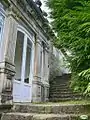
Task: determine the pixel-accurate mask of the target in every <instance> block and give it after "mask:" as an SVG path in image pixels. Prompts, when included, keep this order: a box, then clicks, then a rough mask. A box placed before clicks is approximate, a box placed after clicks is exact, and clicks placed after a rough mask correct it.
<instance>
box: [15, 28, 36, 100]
mask: <svg viewBox="0 0 90 120" xmlns="http://www.w3.org/2000/svg"><path fill="white" fill-rule="evenodd" d="M33 61H34V44H33V36H31V35H29V34H27V33H26V32H24V31H23V30H21V29H20V30H18V32H17V43H16V52H15V70H16V75H15V79H14V81H13V101H14V102H31V100H32V80H33V66H34V63H33Z"/></svg>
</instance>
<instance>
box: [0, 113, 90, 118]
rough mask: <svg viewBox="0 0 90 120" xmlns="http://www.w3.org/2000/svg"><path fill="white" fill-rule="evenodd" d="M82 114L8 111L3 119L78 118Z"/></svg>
mask: <svg viewBox="0 0 90 120" xmlns="http://www.w3.org/2000/svg"><path fill="white" fill-rule="evenodd" d="M80 116H81V114H77V115H75V114H73V115H72V114H65V115H60V114H29V113H23V114H21V113H7V114H3V115H2V117H1V120H76V119H79V117H80ZM88 116H89V119H90V115H88Z"/></svg>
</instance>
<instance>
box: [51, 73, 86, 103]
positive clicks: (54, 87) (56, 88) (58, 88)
mask: <svg viewBox="0 0 90 120" xmlns="http://www.w3.org/2000/svg"><path fill="white" fill-rule="evenodd" d="M70 78H71V75H70V74H63V75H62V76H58V77H56V78H55V79H54V80H53V81H52V82H51V84H50V93H49V99H50V101H52V102H55V101H57V102H59V101H68V100H80V99H81V98H82V99H83V98H84V97H83V95H82V94H81V93H77V92H73V91H72V90H71V89H70V87H69V80H70Z"/></svg>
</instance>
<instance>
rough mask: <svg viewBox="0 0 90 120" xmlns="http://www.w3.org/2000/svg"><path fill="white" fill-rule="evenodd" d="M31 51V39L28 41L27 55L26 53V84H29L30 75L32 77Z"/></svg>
mask: <svg viewBox="0 0 90 120" xmlns="http://www.w3.org/2000/svg"><path fill="white" fill-rule="evenodd" d="M31 49H32V43H31V42H30V40H29V38H28V39H27V53H26V68H25V79H24V82H25V83H29V75H30V63H31Z"/></svg>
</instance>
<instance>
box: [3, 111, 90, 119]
mask: <svg viewBox="0 0 90 120" xmlns="http://www.w3.org/2000/svg"><path fill="white" fill-rule="evenodd" d="M81 115H87V116H89V117H90V113H89V114H37V113H19V112H16V113H3V114H2V115H1V118H2V117H4V116H13V117H14V116H19V117H20V116H24V117H33V118H38V117H43V118H52V117H70V116H72V117H73V116H75V117H79V116H81Z"/></svg>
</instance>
